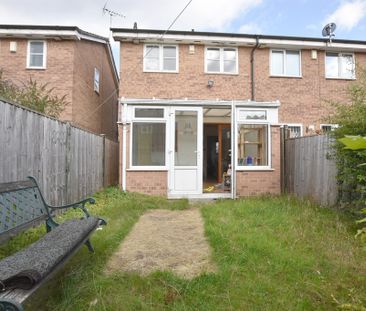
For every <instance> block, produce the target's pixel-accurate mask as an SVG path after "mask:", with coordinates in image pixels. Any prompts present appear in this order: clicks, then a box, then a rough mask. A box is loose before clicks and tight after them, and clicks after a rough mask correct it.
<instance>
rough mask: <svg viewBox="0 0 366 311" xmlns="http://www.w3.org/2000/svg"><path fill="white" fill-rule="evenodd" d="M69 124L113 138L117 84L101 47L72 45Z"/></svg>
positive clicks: (115, 122) (114, 136) (105, 51)
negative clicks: (96, 83) (96, 84)
mask: <svg viewBox="0 0 366 311" xmlns="http://www.w3.org/2000/svg"><path fill="white" fill-rule="evenodd" d="M94 68H97V69H98V70H99V73H100V84H99V94H98V93H97V92H95V91H94ZM73 77H74V92H73V103H74V108H73V110H74V111H73V122H74V123H76V124H78V125H79V126H81V127H83V128H86V129H88V130H90V131H93V132H96V133H101V134H106V135H107V137H108V138H110V139H113V140H116V139H117V116H118V114H117V102H118V92H117V88H118V85H117V84H116V82H115V81H114V79H113V71H112V66H111V63H110V61H109V59H108V55H107V50H106V47H105V45H104V44H100V43H96V42H91V41H86V40H81V41H78V42H77V43H76V44H75V55H74V75H73Z"/></svg>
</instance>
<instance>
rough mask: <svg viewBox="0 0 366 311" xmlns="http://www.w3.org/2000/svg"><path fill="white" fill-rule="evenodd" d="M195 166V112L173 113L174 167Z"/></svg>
mask: <svg viewBox="0 0 366 311" xmlns="http://www.w3.org/2000/svg"><path fill="white" fill-rule="evenodd" d="M196 165H197V112H196V111H176V113H175V166H196Z"/></svg>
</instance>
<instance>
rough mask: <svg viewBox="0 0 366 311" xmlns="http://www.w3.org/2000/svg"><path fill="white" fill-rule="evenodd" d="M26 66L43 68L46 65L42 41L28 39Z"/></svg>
mask: <svg viewBox="0 0 366 311" xmlns="http://www.w3.org/2000/svg"><path fill="white" fill-rule="evenodd" d="M28 44H29V46H28V67H29V68H44V67H45V66H46V53H45V42H44V41H29V43H28Z"/></svg>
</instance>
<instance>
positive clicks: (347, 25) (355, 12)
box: [325, 0, 366, 31]
mask: <svg viewBox="0 0 366 311" xmlns="http://www.w3.org/2000/svg"><path fill="white" fill-rule="evenodd" d="M365 15H366V0H353V1H343V2H342V3H341V4H340V5H339V7H338V8H337V9H336V10H335V11H334V12H333V13H332V14H330V15H329V16H328V17H327V18H326V20H325V22H326V23H329V22H335V23H336V24H337V27H338V28H340V29H345V30H348V31H349V30H351V29H352V28H354V27H355V26H357V24H358V23H359V22H360V21H361V20H362V19H363V18H364V17H365Z"/></svg>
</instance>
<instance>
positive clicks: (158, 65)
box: [144, 44, 178, 72]
mask: <svg viewBox="0 0 366 311" xmlns="http://www.w3.org/2000/svg"><path fill="white" fill-rule="evenodd" d="M177 54H178V49H177V47H176V46H174V45H150V44H149V45H145V52H144V70H145V71H167V72H169V71H171V72H175V71H177V70H178V56H177Z"/></svg>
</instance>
